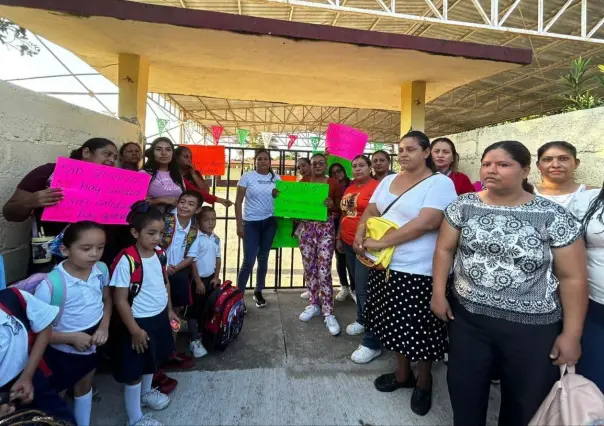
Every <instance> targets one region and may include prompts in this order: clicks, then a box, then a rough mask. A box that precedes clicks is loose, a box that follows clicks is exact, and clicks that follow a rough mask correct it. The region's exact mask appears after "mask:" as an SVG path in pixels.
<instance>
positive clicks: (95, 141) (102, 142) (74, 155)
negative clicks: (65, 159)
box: [69, 138, 117, 160]
mask: <svg viewBox="0 0 604 426" xmlns="http://www.w3.org/2000/svg"><path fill="white" fill-rule="evenodd" d="M109 145H113V146H114V147H115V149H116V150H117V146H115V144H114V143H113V142H111V141H110V140H109V139H105V138H92V139H88V140H87V141H86V142H84V144H83V145H82V146H81V147H79V148H78V149H74V150H73V151H71V154H69V158H71V159H74V160H83V159H84V154H83V153H84V149H86V148H88V150H89V151H90V152H91V153H94V152H95V151H96V150H98V149H103V148H105V147H106V146H109Z"/></svg>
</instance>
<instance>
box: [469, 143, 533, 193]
mask: <svg viewBox="0 0 604 426" xmlns="http://www.w3.org/2000/svg"><path fill="white" fill-rule="evenodd" d="M495 149H503V150H504V151H505V152H507V153H508V154H509V155H510V157H512V159H513V160H514V161H515V162H517V163H518V164H520V166H521V167H523V168H524V167H530V165H531V152H530V151H529V150H528V148H527V147H526V146H524V145H523V144H522V143H520V142H518V141H500V142H495V143H494V144H492V145H489V146H487V147H486V148H485V150H484V152H483V153H482V157H480V161H482V160H484V157H485V156H486V155H487V154H488V153H489V152H490V151H493V150H495ZM522 188H523V189H524V190H525V191H526V192H530V193H531V194H534V193H535V188H534V187H533V185H531V184H530V183H529V182H528V179H527V178H525V179H524V180H523V181H522Z"/></svg>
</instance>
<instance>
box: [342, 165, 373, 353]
mask: <svg viewBox="0 0 604 426" xmlns="http://www.w3.org/2000/svg"><path fill="white" fill-rule="evenodd" d="M352 174H353V176H354V180H353V181H352V183H351V184H350V186H348V188H346V191H345V192H344V196H343V197H342V202H341V203H340V206H341V208H342V219H341V220H340V229H339V231H338V235H336V250H338V251H339V252H340V253H344V254H345V255H346V263H347V265H348V269H349V270H350V273H351V274H352V276H353V278H354V282H355V284H356V296H357V320H356V321H355V322H353V323H352V324H350V325H349V326H348V327H346V333H347V334H349V335H350V336H356V335H359V334H363V333H365V335H364V338H363V342H362V344H360V345H359V347H358V348H357V350H355V351H354V352H353V353H352V356H351V357H350V358H351V359H352V360H353V361H354V362H356V363H357V364H366V363H368V362H369V361H371V360H372V359H374V358H376V357H378V356H380V355H381V353H382V350H381V349H380V347H381V345H380V342H379V340H377V339H376V338H375V336H374V335H373V333H371V332H370V331H368V330H367V331H365V326H364V324H365V321H364V318H363V307H364V306H365V300H366V299H367V278H368V275H369V269H368V268H367V267H366V266H365V265H363V264H362V263H361V262H360V261H359V260H358V259H357V256H356V253H355V252H354V250H353V249H352V243H353V242H354V235H355V233H356V230H357V226H358V225H359V220H360V219H361V216H363V212H364V211H365V208H366V207H367V206H368V205H369V200H370V199H371V196H372V195H373V192H374V191H375V189H376V188H377V186H378V185H379V183H380V182H379V181H378V180H376V179H373V178H372V177H371V160H370V159H369V158H368V157H366V156H365V155H357V156H356V157H355V158H354V159H353V160H352Z"/></svg>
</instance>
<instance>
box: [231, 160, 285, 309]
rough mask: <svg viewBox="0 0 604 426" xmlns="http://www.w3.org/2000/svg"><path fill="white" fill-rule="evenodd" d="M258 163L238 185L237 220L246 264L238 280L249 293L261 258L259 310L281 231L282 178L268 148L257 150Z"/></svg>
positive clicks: (240, 271) (238, 283) (258, 290)
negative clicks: (279, 191) (278, 183)
mask: <svg viewBox="0 0 604 426" xmlns="http://www.w3.org/2000/svg"><path fill="white" fill-rule="evenodd" d="M254 163H255V166H256V167H255V169H254V170H252V171H251V172H247V173H244V174H243V176H241V179H239V183H237V198H236V200H235V217H236V218H237V235H238V236H239V238H241V239H242V240H243V263H242V264H241V269H240V270H239V276H238V277H237V286H238V287H239V289H240V290H241V291H243V292H245V287H247V281H248V280H249V278H250V274H251V272H252V268H253V267H254V263H256V259H258V269H257V271H256V289H255V290H254V301H255V302H256V306H257V307H258V308H264V307H265V306H266V300H264V297H262V290H263V289H264V284H265V281H266V273H267V271H268V254H269V252H270V250H271V247H272V245H273V238H275V233H276V232H277V221H276V219H275V218H274V216H273V213H274V210H275V209H274V202H273V198H274V197H275V196H276V194H277V192H276V189H275V182H276V181H278V180H281V178H280V177H279V176H278V175H276V174H275V173H274V172H273V170H272V169H271V156H270V153H269V152H268V151H267V150H266V149H259V150H257V151H256V155H255V156H254ZM243 200H245V204H243ZM242 206H243V209H242Z"/></svg>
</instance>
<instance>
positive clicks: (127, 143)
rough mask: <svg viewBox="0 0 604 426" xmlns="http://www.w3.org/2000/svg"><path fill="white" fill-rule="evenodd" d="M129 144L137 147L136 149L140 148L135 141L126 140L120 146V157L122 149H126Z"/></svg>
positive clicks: (122, 152)
mask: <svg viewBox="0 0 604 426" xmlns="http://www.w3.org/2000/svg"><path fill="white" fill-rule="evenodd" d="M130 145H134V146H136V147H138V149H140V148H141V147H140V145H139V144H137V143H136V142H126V143H125V144H123V145H122V146H121V147H120V157H122V156H123V155H124V151H126V148H128V147H129V146H130ZM141 151H142V150H141Z"/></svg>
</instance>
